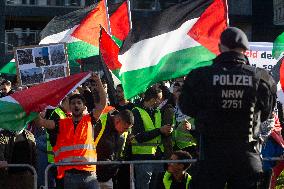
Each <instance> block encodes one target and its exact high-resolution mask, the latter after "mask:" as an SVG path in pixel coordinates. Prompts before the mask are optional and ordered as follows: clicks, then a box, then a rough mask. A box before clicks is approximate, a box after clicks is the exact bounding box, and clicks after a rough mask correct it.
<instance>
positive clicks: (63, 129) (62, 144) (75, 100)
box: [37, 74, 106, 189]
mask: <svg viewBox="0 0 284 189" xmlns="http://www.w3.org/2000/svg"><path fill="white" fill-rule="evenodd" d="M91 79H92V81H93V82H92V83H94V87H93V89H94V90H95V91H96V92H98V94H99V97H100V100H99V103H96V104H95V108H94V110H93V112H92V113H91V114H87V115H84V114H83V112H84V111H85V110H86V104H85V99H84V97H83V96H82V95H80V94H74V95H72V96H71V97H70V98H69V106H70V110H71V112H72V117H70V118H69V117H67V118H65V119H60V120H59V122H57V123H56V122H55V121H53V120H45V119H43V118H41V117H39V118H38V119H37V125H39V126H42V127H45V128H47V129H48V130H52V131H53V135H54V136H53V137H55V138H56V144H55V146H53V152H54V162H55V163H65V162H66V163H70V162H95V161H97V152H96V146H97V144H98V141H99V137H96V138H95V137H94V136H95V135H96V133H95V132H96V129H95V128H94V125H95V123H96V122H97V120H98V119H99V117H100V115H101V113H102V111H103V110H104V108H105V106H106V93H105V91H104V89H103V86H102V83H101V80H100V78H99V77H98V76H97V75H96V74H92V78H91ZM55 133H56V134H55ZM50 134H51V133H50ZM97 136H99V135H97ZM57 171H58V175H57V177H58V178H59V179H60V178H64V188H66V189H79V188H80V189H98V188H99V186H98V181H97V177H96V166H95V165H81V166H77V165H76V166H58V168H57Z"/></svg>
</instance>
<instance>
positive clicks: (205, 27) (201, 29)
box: [188, 0, 228, 54]
mask: <svg viewBox="0 0 284 189" xmlns="http://www.w3.org/2000/svg"><path fill="white" fill-rule="evenodd" d="M227 27H228V24H227V5H226V2H225V0H214V2H213V3H212V4H211V5H210V6H209V7H208V8H207V9H206V10H205V11H204V12H203V14H202V15H201V16H200V18H199V19H198V21H197V22H196V23H195V24H194V26H193V27H192V28H191V30H190V31H189V32H188V35H189V36H191V37H192V38H193V39H195V40H196V41H197V42H199V43H200V44H201V45H203V46H204V47H206V48H208V49H209V50H210V51H211V52H213V53H215V54H219V53H220V52H219V48H218V44H219V40H220V36H221V33H222V32H223V31H224V30H225V29H226V28H227Z"/></svg>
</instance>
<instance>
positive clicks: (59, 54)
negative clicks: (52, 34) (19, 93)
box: [15, 43, 70, 86]
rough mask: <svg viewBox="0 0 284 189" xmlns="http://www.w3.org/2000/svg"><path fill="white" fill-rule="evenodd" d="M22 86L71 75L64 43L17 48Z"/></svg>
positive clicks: (16, 55) (19, 77) (18, 68)
mask: <svg viewBox="0 0 284 189" xmlns="http://www.w3.org/2000/svg"><path fill="white" fill-rule="evenodd" d="M15 57H16V65H17V76H18V79H19V81H20V85H21V86H30V85H34V84H38V83H43V82H48V81H52V80H55V79H58V78H62V77H66V76H69V75H70V71H69V63H68V57H67V50H66V45H65V44H64V43H57V44H48V45H36V46H24V47H18V48H16V49H15Z"/></svg>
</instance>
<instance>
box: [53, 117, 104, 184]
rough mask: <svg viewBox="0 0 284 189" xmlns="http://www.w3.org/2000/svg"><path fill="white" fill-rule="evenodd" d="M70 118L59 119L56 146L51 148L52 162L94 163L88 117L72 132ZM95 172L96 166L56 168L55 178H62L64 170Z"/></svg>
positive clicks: (89, 118) (91, 131) (91, 133)
mask: <svg viewBox="0 0 284 189" xmlns="http://www.w3.org/2000/svg"><path fill="white" fill-rule="evenodd" d="M74 129H75V128H74V124H73V120H72V118H69V117H68V118H65V119H60V121H59V132H58V136H57V141H56V145H55V146H54V147H53V152H54V162H55V163H66V162H96V161H97V151H96V146H97V144H98V141H99V139H100V137H99V136H98V137H97V138H96V139H94V129H93V125H92V122H91V117H90V115H84V116H83V117H82V119H81V121H80V122H79V124H78V125H77V127H76V130H75V131H74ZM70 169H77V170H84V171H96V165H76V166H75V165H74V166H58V167H57V170H58V175H57V178H59V179H60V178H63V177H64V173H65V171H66V170H70Z"/></svg>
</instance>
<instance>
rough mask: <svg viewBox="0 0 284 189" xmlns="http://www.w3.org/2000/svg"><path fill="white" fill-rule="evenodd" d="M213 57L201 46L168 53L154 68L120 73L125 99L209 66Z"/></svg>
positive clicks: (213, 55)
mask: <svg viewBox="0 0 284 189" xmlns="http://www.w3.org/2000/svg"><path fill="white" fill-rule="evenodd" d="M194 55H195V56H194ZM215 57H216V55H215V54H213V53H211V52H210V51H209V50H208V49H206V48H205V47H203V46H198V47H193V48H188V49H183V50H180V51H177V52H173V53H170V54H168V55H166V56H164V57H163V58H162V59H160V61H159V63H158V64H156V65H155V66H151V67H147V68H142V69H138V70H134V71H129V72H124V73H122V75H121V82H122V83H124V94H125V96H126V98H127V99H129V98H132V97H133V96H135V95H136V94H139V93H142V92H144V91H145V90H146V89H147V87H148V86H150V85H152V84H155V83H157V82H159V81H164V80H168V79H172V78H176V77H180V76H184V75H186V74H187V73H188V72H190V71H191V70H193V69H195V68H198V67H202V66H208V65H211V64H212V61H211V60H212V59H213V58H215ZM134 83H135V86H134Z"/></svg>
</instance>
